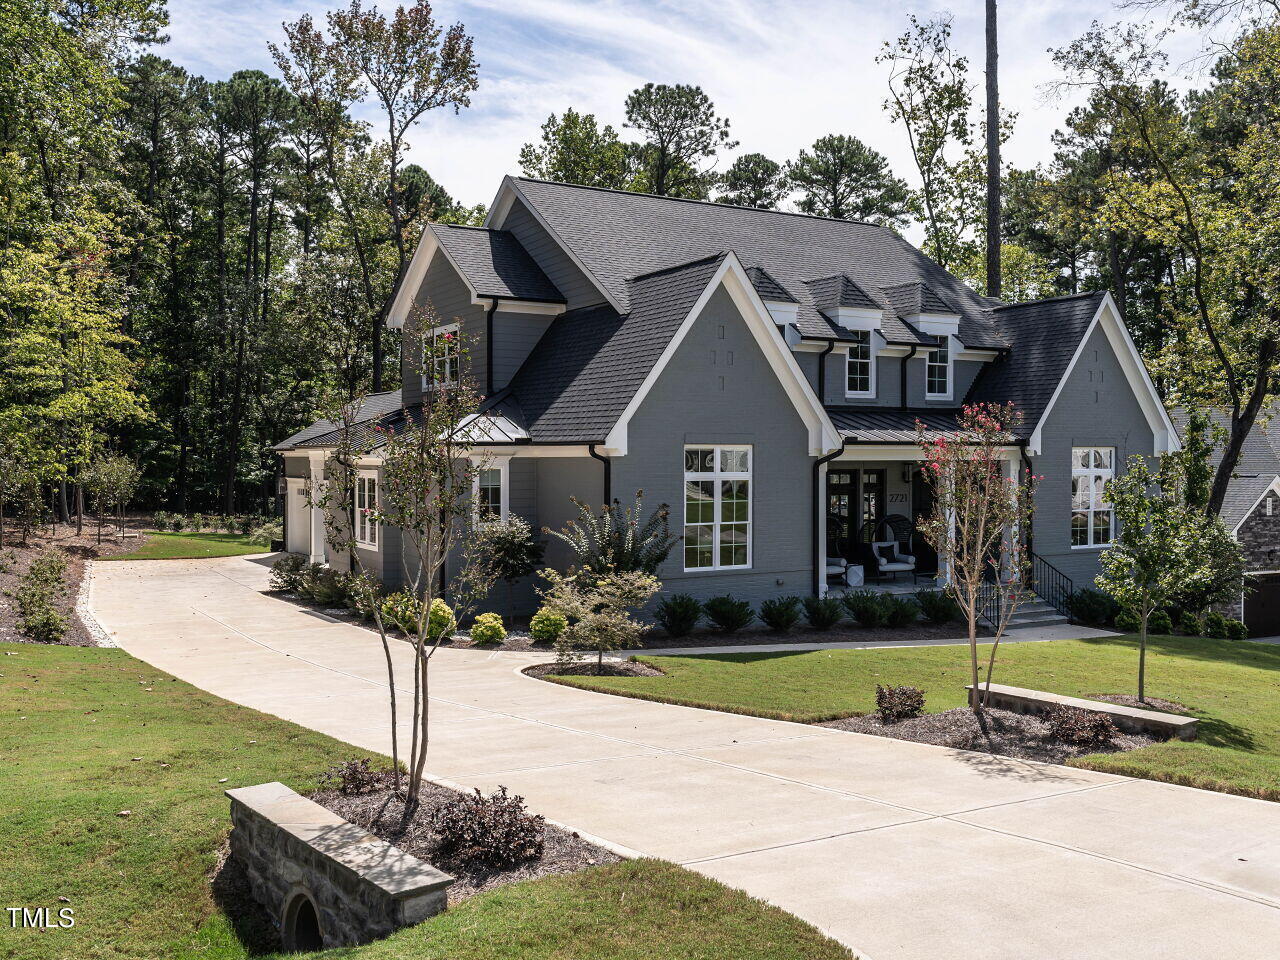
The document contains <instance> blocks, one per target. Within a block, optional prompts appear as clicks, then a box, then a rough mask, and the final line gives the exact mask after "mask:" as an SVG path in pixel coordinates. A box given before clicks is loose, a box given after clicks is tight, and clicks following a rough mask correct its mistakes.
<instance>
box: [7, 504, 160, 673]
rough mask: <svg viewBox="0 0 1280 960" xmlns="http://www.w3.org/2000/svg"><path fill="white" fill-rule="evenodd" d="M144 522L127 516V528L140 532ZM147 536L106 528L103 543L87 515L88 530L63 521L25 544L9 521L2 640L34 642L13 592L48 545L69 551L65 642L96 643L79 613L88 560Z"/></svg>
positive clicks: (60, 605)
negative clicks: (22, 625) (113, 532)
mask: <svg viewBox="0 0 1280 960" xmlns="http://www.w3.org/2000/svg"><path fill="white" fill-rule="evenodd" d="M140 523H141V521H140V520H134V521H129V520H126V521H125V528H126V531H127V532H129V533H136V532H137V529H136V528H137V526H138V525H139V524H140ZM109 529H110V528H109ZM143 539H144V538H143V537H141V536H133V537H129V538H124V537H121V538H118V539H116V538H112V537H111V535H110V532H106V533H104V536H103V540H102V544H101V546H99V545H98V542H97V541H98V536H97V532H96V530H95V529H94V526H93V524H92V523H90V522H89V520H88V518H86V521H85V526H84V532H83V533H82V534H81V535H80V536H76V528H75V524H74V523H71V524H65V523H60V524H58V526H57V533H56V534H54V532H53V529H52V528H45V529H44V530H41V531H39V532H37V533H34V534H32V536H31V538H30V540H29V541H28V542H27V543H26V544H25V545H23V544H21V543H18V542H17V536H16V534H15V533H14V532H13V530H12V528H10V527H9V526H8V525H7V521H6V528H5V537H4V547H2V548H0V641H8V642H12V643H30V642H32V641H30V640H29V639H28V638H27V637H25V636H24V635H23V634H22V633H21V631H19V629H18V611H17V609H16V606H15V604H14V602H13V599H12V596H11V595H12V594H13V592H14V591H16V590H17V589H18V584H19V582H20V581H21V580H22V577H23V576H24V575H25V574H26V572H27V570H28V569H29V568H30V566H31V563H32V561H34V560H35V559H36V557H38V556H39V555H40V553H41V551H42V550H44V549H45V547H55V548H57V549H59V550H62V551H63V552H64V553H66V555H67V573H66V584H67V589H66V593H65V594H64V595H63V596H62V597H61V598H60V599H59V600H58V604H57V605H58V608H59V610H61V611H62V613H63V615H65V616H66V618H67V632H66V636H65V638H64V639H63V641H62V644H61V645H63V646H71V647H96V646H97V645H98V642H97V640H96V639H95V638H94V637H93V635H92V634H90V633H89V631H88V630H86V629H85V627H84V625H83V624H82V623H81V622H80V618H79V617H78V616H76V613H75V606H76V599H77V597H78V596H79V594H80V582H81V580H82V579H83V578H84V564H85V561H86V560H92V559H94V558H95V557H106V556H111V555H112V554H115V553H123V552H125V551H127V550H133V549H136V548H137V546H138V545H139V544H140V543H142V542H143Z"/></svg>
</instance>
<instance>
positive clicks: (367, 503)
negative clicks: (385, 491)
mask: <svg viewBox="0 0 1280 960" xmlns="http://www.w3.org/2000/svg"><path fill="white" fill-rule="evenodd" d="M377 508H378V478H377V477H376V476H374V475H373V474H371V473H362V474H360V475H358V476H357V477H356V543H359V544H363V545H365V546H369V547H376V546H377V545H378V524H377V523H376V522H375V521H374V519H373V512H374V511H375V510H376V509H377Z"/></svg>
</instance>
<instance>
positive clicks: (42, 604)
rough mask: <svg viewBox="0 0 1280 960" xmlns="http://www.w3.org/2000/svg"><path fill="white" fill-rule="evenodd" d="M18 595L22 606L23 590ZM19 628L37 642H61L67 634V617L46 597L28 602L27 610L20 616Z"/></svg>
mask: <svg viewBox="0 0 1280 960" xmlns="http://www.w3.org/2000/svg"><path fill="white" fill-rule="evenodd" d="M18 597H19V600H18V603H19V606H21V605H22V599H21V597H22V592H21V590H20V591H19V593H18ZM18 629H19V630H21V631H22V632H23V633H24V634H26V635H27V636H28V637H30V638H31V639H32V640H34V641H35V642H36V643H61V642H62V641H63V639H64V638H65V637H66V635H67V618H66V617H64V616H63V615H62V614H61V613H59V612H58V610H57V609H56V608H55V607H54V606H53V605H52V603H50V602H49V599H48V598H47V597H44V598H42V599H40V600H37V601H35V602H34V603H31V602H28V604H27V612H26V613H21V614H19V616H18Z"/></svg>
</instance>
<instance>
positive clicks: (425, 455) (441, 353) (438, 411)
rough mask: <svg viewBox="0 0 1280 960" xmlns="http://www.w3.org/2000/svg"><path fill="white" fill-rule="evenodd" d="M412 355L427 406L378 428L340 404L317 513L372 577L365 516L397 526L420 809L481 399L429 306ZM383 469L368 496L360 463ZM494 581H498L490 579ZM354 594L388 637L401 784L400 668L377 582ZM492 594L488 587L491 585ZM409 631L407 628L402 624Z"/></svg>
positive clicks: (412, 782)
mask: <svg viewBox="0 0 1280 960" xmlns="http://www.w3.org/2000/svg"><path fill="white" fill-rule="evenodd" d="M406 326H407V331H406V336H405V354H406V356H407V357H410V358H412V362H411V363H410V364H409V367H410V370H411V372H412V373H413V374H416V375H420V376H421V377H422V383H423V390H422V402H421V404H420V405H418V406H415V407H413V408H410V409H408V410H401V411H397V412H396V413H394V414H390V415H387V416H386V417H384V418H382V419H381V420H379V421H378V422H376V423H374V424H373V425H372V427H371V428H370V427H369V426H368V423H367V421H366V422H361V421H362V420H364V419H365V418H361V417H360V415H359V412H360V410H359V408H360V402H359V401H352V402H348V403H345V404H339V405H338V407H337V409H336V411H335V416H336V419H334V418H333V417H331V418H330V419H331V422H334V423H335V424H336V425H337V430H336V434H337V440H336V444H335V446H334V448H333V449H332V450H331V451H330V455H329V457H328V463H327V467H326V478H325V483H324V485H323V487H322V489H320V490H312V491H311V492H310V493H309V499H310V502H311V504H312V506H313V507H319V508H321V509H322V510H323V511H324V517H325V530H326V539H327V541H328V543H329V545H330V547H331V548H333V549H334V551H335V552H336V553H338V554H345V555H347V556H349V557H350V558H351V561H352V564H353V566H354V567H355V568H356V569H357V570H358V571H359V572H360V573H365V572H366V571H365V570H364V568H363V564H362V561H361V554H360V551H359V550H358V549H356V539H355V526H356V524H355V519H356V511H357V510H359V511H360V512H361V514H362V516H361V518H360V522H361V525H363V524H366V523H367V524H371V525H373V527H374V528H375V529H378V530H381V529H383V528H386V527H388V526H393V527H395V528H397V529H398V531H399V534H400V544H401V560H402V562H403V568H404V570H405V571H406V576H407V580H408V582H407V583H406V590H407V591H408V592H410V593H411V594H412V595H413V596H414V597H416V598H417V599H418V600H419V603H418V604H417V605H416V606H415V617H414V619H413V621H412V622H411V623H410V624H409V626H410V627H412V629H411V630H409V631H408V632H409V634H410V637H409V640H410V643H411V645H412V647H413V703H412V708H411V714H410V731H411V733H410V743H409V751H408V755H407V764H406V765H407V767H408V771H409V777H408V783H407V785H406V787H405V805H406V810H407V811H412V810H414V809H416V806H417V803H418V800H419V793H420V787H421V782H422V774H423V771H424V769H425V767H426V762H427V748H428V732H427V730H428V728H427V719H428V712H429V689H430V665H431V659H432V657H433V656H434V654H435V652H436V650H437V649H439V646H440V643H441V641H442V640H443V639H444V634H443V633H442V632H440V631H435V633H434V634H433V632H432V631H431V629H430V611H431V603H432V601H433V600H435V599H436V598H437V597H440V595H441V583H440V581H441V571H442V568H443V566H444V562H445V558H446V557H447V556H448V555H449V554H450V552H451V551H452V550H453V549H454V547H455V546H456V545H458V542H459V537H460V531H461V529H462V527H463V524H464V521H465V520H466V518H467V517H468V515H469V511H470V502H471V488H472V480H473V479H474V477H475V475H476V470H477V469H478V465H477V464H476V463H475V462H474V461H473V460H472V458H471V456H470V454H471V444H470V441H469V435H468V434H467V432H466V429H465V427H463V426H462V424H463V423H465V422H466V421H467V419H468V418H469V417H471V416H472V415H473V414H475V413H476V411H477V409H478V407H479V402H480V397H479V395H478V394H477V393H476V391H475V389H474V388H473V386H472V383H471V376H470V372H469V367H470V365H469V363H468V358H469V354H468V350H467V348H466V345H465V344H464V343H463V342H462V341H461V340H460V339H459V337H458V335H457V334H455V333H444V334H441V335H439V336H436V335H433V333H432V331H433V330H436V329H439V328H440V326H441V323H440V321H439V320H438V318H436V317H435V315H434V313H433V311H432V310H431V309H430V308H427V309H426V310H421V311H417V312H415V314H414V315H413V316H412V317H411V318H410V321H409V323H408V324H407V325H406ZM369 460H372V462H375V463H376V464H377V465H378V468H379V470H378V476H377V491H376V497H375V498H374V499H373V500H372V501H371V500H370V498H369V495H368V488H367V486H366V487H365V488H364V491H363V492H362V491H361V486H360V484H361V479H362V478H361V476H360V465H361V463H362V462H368V461H369ZM490 584H491V581H490ZM352 588H353V589H355V590H358V591H362V592H363V596H362V597H361V601H362V602H367V604H368V609H369V610H370V611H371V612H372V614H373V617H374V622H375V624H376V625H377V628H378V633H379V636H380V637H381V639H382V645H383V652H384V655H385V657H386V662H387V684H388V689H389V691H390V700H391V714H392V716H391V729H392V761H393V763H394V764H395V765H396V769H397V774H396V776H397V786H398V785H399V761H400V751H399V742H398V726H397V708H396V693H395V691H396V684H395V668H394V664H393V660H392V656H391V645H390V642H389V639H388V628H389V625H388V624H387V623H386V622H385V621H384V619H383V616H382V611H381V605H380V603H379V602H378V601H379V598H378V596H377V591H378V585H377V583H376V581H374V579H373V578H372V577H369V576H360V577H356V578H353V582H352ZM484 589H487V586H486V587H484ZM402 626H403V625H402Z"/></svg>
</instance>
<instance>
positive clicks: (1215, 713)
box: [559, 637, 1280, 800]
mask: <svg viewBox="0 0 1280 960" xmlns="http://www.w3.org/2000/svg"><path fill="white" fill-rule="evenodd" d="M981 649H982V651H984V652H983V659H984V665H985V657H986V655H987V652H989V650H990V647H989V646H988V645H985V644H984V645H983V646H982V648H981ZM641 659H643V660H644V661H645V662H648V663H651V664H653V665H654V666H656V667H659V668H660V669H662V670H663V671H664V672H665V674H666V675H665V676H662V677H565V678H559V682H563V683H567V684H570V685H572V686H577V687H585V688H589V689H594V690H603V691H607V692H610V693H620V694H624V695H626V696H632V697H641V698H644V699H652V700H662V701H667V702H671V703H683V704H688V705H690V706H697V707H710V708H714V709H718V710H729V711H733V712H735V713H748V714H753V715H756V716H764V717H776V718H779V719H784V720H801V721H807V722H816V721H819V720H828V719H833V718H836V717H846V716H852V715H855V714H861V713H866V712H868V711H870V710H872V709H873V708H874V706H875V688H876V684H877V683H882V684H910V685H911V686H916V687H920V688H921V689H923V690H924V691H925V695H926V699H925V704H926V709H927V710H929V711H930V712H937V711H941V710H947V709H950V708H952V707H958V706H963V705H964V702H965V700H964V696H965V695H964V686H965V684H966V683H967V682H968V676H969V666H968V648H967V647H964V646H951V647H902V648H898V649H892V648H890V649H877V650H819V651H812V652H807V653H781V654H775V653H734V654H720V655H712V656H699V657H643V658H641ZM1137 672H1138V660H1137V639H1136V638H1135V637H1115V638H1104V639H1098V640H1059V641H1055V642H1052V643H1023V644H1007V645H1005V646H1002V647H1001V648H1000V655H999V657H998V658H997V661H996V670H995V680H996V682H997V683H1007V684H1012V685H1014V686H1020V687H1032V688H1035V689H1038V690H1048V691H1052V692H1054V693H1064V694H1069V695H1073V696H1082V697H1090V696H1095V695H1097V694H1108V693H1136V692H1137V691H1136V689H1135V687H1136V684H1137ZM1147 693H1148V695H1149V696H1156V697H1163V698H1165V699H1167V700H1174V701H1177V702H1179V703H1182V704H1185V705H1186V706H1187V707H1188V709H1190V711H1191V712H1192V713H1193V714H1194V715H1196V716H1198V717H1200V718H1201V723H1200V733H1199V737H1198V739H1197V740H1195V741H1192V742H1189V743H1184V742H1181V741H1176V740H1175V741H1172V742H1170V743H1162V744H1157V745H1155V746H1151V747H1147V748H1144V749H1142V750H1135V751H1133V752H1131V753H1123V754H1108V755H1096V756H1092V757H1083V758H1081V759H1079V760H1077V761H1074V762H1075V764H1076V765H1079V766H1084V767H1091V768H1093V769H1096V770H1109V771H1111V772H1114V773H1121V774H1126V775H1130V776H1137V777H1148V778H1151V779H1155V780H1168V781H1171V782H1174V783H1183V784H1187V785H1190V786H1196V787H1204V788H1206V789H1210V790H1222V791H1225V792H1229V793H1242V794H1245V795H1248V796H1256V797H1262V798H1264V799H1268V800H1280V646H1271V645H1266V644H1255V643H1239V642H1232V641H1226V640H1202V639H1191V638H1187V637H1153V638H1151V640H1150V641H1149V643H1148V649H1147Z"/></svg>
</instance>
